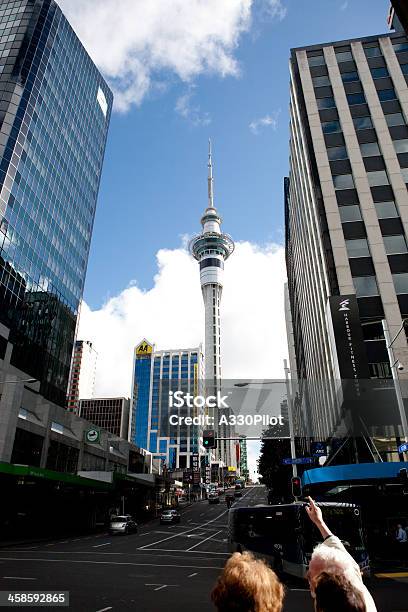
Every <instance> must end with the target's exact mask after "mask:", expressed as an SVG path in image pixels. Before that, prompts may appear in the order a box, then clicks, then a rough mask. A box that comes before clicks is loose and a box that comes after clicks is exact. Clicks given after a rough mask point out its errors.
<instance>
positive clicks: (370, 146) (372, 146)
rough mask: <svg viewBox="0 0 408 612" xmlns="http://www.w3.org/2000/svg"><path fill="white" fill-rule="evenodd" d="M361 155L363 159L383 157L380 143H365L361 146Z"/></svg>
mask: <svg viewBox="0 0 408 612" xmlns="http://www.w3.org/2000/svg"><path fill="white" fill-rule="evenodd" d="M360 150H361V155H362V156H363V157H372V156H373V155H381V153H380V147H379V146H378V142H363V143H361V144H360Z"/></svg>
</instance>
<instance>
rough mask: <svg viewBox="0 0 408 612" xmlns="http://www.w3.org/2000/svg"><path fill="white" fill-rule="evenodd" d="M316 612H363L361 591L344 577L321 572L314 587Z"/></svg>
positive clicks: (363, 604)
mask: <svg viewBox="0 0 408 612" xmlns="http://www.w3.org/2000/svg"><path fill="white" fill-rule="evenodd" d="M314 594H315V610H316V612H365V611H366V606H365V603H364V598H363V596H362V594H361V591H360V590H359V589H358V588H357V587H356V585H354V584H353V582H351V581H350V580H348V579H347V578H346V577H345V576H344V575H341V574H332V573H328V572H322V573H321V574H320V575H319V576H318V578H317V580H316V587H315V592H314Z"/></svg>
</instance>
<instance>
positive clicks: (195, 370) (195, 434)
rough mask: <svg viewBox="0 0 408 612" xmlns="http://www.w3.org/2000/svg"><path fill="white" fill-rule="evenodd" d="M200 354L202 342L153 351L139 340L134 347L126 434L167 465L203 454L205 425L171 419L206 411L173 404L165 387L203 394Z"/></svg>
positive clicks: (178, 464)
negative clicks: (178, 347)
mask: <svg viewBox="0 0 408 612" xmlns="http://www.w3.org/2000/svg"><path fill="white" fill-rule="evenodd" d="M203 377H204V355H203V352H202V348H201V346H198V347H196V348H189V349H177V350H176V349H171V350H166V351H156V350H155V349H154V346H153V344H151V343H150V342H148V341H147V340H143V341H142V342H141V343H140V344H138V346H137V347H136V348H135V352H134V367H133V383H132V398H131V410H130V426H129V439H130V440H131V441H133V442H134V443H135V444H136V445H137V446H140V447H141V448H146V449H147V450H148V451H149V452H151V453H152V454H153V457H154V458H158V459H161V460H162V461H163V462H164V463H165V464H166V466H167V468H168V469H169V470H176V469H183V468H191V467H192V463H193V462H192V456H193V455H199V456H200V455H202V454H203V452H204V449H203V447H202V430H203V426H202V425H201V426H193V425H184V424H183V423H182V422H181V423H180V424H177V425H171V424H170V420H169V419H170V417H171V416H172V415H174V416H176V417H177V418H178V417H185V416H193V414H194V416H197V415H199V414H202V415H203V414H204V410H203V409H195V408H194V409H192V410H189V409H188V408H187V407H185V406H184V405H183V406H177V405H176V403H174V406H173V407H172V406H171V405H170V403H169V392H171V391H172V392H173V393H174V392H176V391H182V393H183V395H184V394H187V393H191V394H193V395H194V396H196V395H198V394H202V393H203V392H202V389H201V385H202V381H203Z"/></svg>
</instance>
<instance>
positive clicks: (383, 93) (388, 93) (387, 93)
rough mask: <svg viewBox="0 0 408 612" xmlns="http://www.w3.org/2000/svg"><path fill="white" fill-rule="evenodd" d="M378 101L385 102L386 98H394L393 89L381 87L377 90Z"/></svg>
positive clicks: (395, 96)
mask: <svg viewBox="0 0 408 612" xmlns="http://www.w3.org/2000/svg"><path fill="white" fill-rule="evenodd" d="M377 93H378V97H379V99H380V102H386V101H387V100H396V99H397V94H396V93H395V90H394V89H381V90H380V91H377Z"/></svg>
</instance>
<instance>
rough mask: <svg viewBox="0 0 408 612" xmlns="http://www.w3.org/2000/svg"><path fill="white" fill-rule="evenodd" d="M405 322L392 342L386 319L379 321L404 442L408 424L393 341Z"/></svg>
mask: <svg viewBox="0 0 408 612" xmlns="http://www.w3.org/2000/svg"><path fill="white" fill-rule="evenodd" d="M406 321H408V319H403V321H402V325H401V327H400V329H399V330H398V332H397V333H396V334H395V336H394V338H393V339H392V340H391V338H390V332H389V329H388V323H387V321H386V319H383V320H382V321H381V322H382V326H383V331H384V338H385V344H386V346H387V351H388V359H389V361H390V366H391V373H392V378H393V380H394V388H395V395H396V396H397V403H398V409H399V413H400V418H401V426H402V435H403V437H404V442H408V423H407V415H406V412H405V406H404V399H403V397H402V391H401V384H400V380H399V377H398V373H397V368H398V367H401V364H400V362H399V361H398V359H395V355H394V348H393V344H394V342H395V340H396V339H397V338H398V336H399V335H400V333H401V332H402V330H403V329H404V327H405V323H406Z"/></svg>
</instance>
